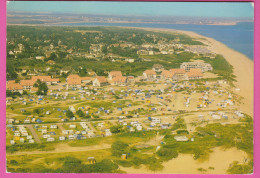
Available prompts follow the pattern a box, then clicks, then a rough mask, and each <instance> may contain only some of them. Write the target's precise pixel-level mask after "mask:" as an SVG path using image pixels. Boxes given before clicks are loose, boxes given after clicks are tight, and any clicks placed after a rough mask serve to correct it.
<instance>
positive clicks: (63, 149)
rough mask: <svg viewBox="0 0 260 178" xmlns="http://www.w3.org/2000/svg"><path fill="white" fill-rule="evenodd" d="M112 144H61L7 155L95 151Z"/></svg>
mask: <svg viewBox="0 0 260 178" xmlns="http://www.w3.org/2000/svg"><path fill="white" fill-rule="evenodd" d="M110 147H111V145H110V144H101V145H93V146H85V147H71V146H69V145H68V144H59V145H57V146H56V148H55V150H53V151H25V152H16V153H12V154H7V155H32V154H51V153H69V152H81V151H93V150H103V149H108V148H110Z"/></svg>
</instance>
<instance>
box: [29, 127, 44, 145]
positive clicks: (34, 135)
mask: <svg viewBox="0 0 260 178" xmlns="http://www.w3.org/2000/svg"><path fill="white" fill-rule="evenodd" d="M26 127H27V128H28V129H29V130H30V131H31V133H32V136H33V138H34V140H35V141H36V142H37V143H41V140H40V138H39V136H38V135H37V133H36V132H35V130H34V128H33V125H26Z"/></svg>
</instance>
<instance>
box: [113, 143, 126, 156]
mask: <svg viewBox="0 0 260 178" xmlns="http://www.w3.org/2000/svg"><path fill="white" fill-rule="evenodd" d="M128 152H129V145H128V144H126V143H124V142H121V141H117V142H114V143H113V144H112V146H111V153H112V155H114V156H121V155H122V154H127V153H128Z"/></svg>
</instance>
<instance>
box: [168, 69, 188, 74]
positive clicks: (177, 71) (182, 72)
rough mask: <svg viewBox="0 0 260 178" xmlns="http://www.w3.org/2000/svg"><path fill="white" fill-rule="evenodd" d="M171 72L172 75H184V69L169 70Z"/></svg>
mask: <svg viewBox="0 0 260 178" xmlns="http://www.w3.org/2000/svg"><path fill="white" fill-rule="evenodd" d="M170 71H171V72H173V74H174V75H175V74H185V70H184V69H170Z"/></svg>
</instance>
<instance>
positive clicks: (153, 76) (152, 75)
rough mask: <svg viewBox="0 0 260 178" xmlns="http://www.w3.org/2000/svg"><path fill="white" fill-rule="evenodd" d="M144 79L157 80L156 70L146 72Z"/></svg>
mask: <svg viewBox="0 0 260 178" xmlns="http://www.w3.org/2000/svg"><path fill="white" fill-rule="evenodd" d="M143 77H144V79H145V80H155V79H156V72H155V71H154V70H146V71H144V73H143Z"/></svg>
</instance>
